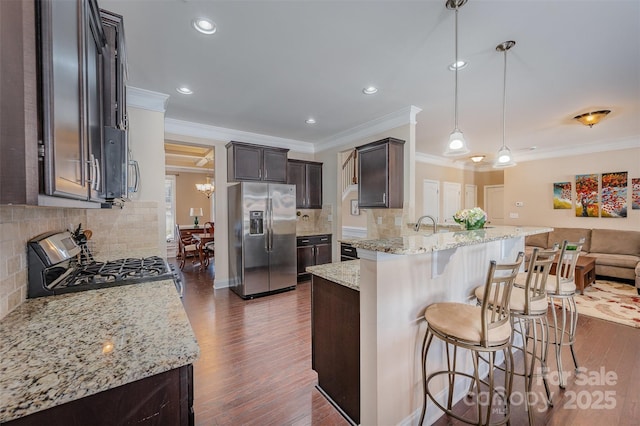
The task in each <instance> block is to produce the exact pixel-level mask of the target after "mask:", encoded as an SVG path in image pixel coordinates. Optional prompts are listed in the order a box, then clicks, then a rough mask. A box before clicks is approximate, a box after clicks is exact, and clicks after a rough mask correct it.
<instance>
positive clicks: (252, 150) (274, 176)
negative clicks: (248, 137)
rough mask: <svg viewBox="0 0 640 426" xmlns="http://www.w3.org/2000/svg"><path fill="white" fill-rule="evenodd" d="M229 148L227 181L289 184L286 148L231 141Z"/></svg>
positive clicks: (227, 146)
mask: <svg viewBox="0 0 640 426" xmlns="http://www.w3.org/2000/svg"><path fill="white" fill-rule="evenodd" d="M226 148H227V181H228V182H243V181H259V182H273V183H287V153H288V152H289V150H288V149H285V148H272V147H268V146H262V145H254V144H248V143H244V142H235V141H231V142H229V143H228V144H227V145H226Z"/></svg>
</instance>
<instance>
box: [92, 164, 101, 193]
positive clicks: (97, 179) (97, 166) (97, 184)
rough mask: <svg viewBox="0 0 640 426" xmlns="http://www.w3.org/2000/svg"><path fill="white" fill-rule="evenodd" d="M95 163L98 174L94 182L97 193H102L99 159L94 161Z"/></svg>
mask: <svg viewBox="0 0 640 426" xmlns="http://www.w3.org/2000/svg"><path fill="white" fill-rule="evenodd" d="M93 161H94V163H95V167H96V172H95V173H96V174H95V178H94V182H95V188H94V189H95V190H96V191H100V183H101V182H100V162H99V161H98V159H97V158H94V159H93Z"/></svg>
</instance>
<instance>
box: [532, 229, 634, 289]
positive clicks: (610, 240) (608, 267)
mask: <svg viewBox="0 0 640 426" xmlns="http://www.w3.org/2000/svg"><path fill="white" fill-rule="evenodd" d="M581 238H584V239H585V243H584V245H583V246H582V252H583V253H584V254H585V255H587V256H590V257H595V258H596V275H599V276H603V277H611V278H618V279H624V280H633V281H635V285H636V287H637V288H638V294H640V232H639V231H622V230H617V229H588V228H554V230H553V231H552V232H546V233H544V234H536V235H529V236H527V237H526V238H525V255H526V258H527V259H528V258H529V256H530V255H531V253H532V252H533V249H534V248H535V247H539V248H552V247H553V245H554V244H555V243H558V244H559V245H562V242H563V241H564V240H568V241H572V242H574V241H578V240H580V239H581Z"/></svg>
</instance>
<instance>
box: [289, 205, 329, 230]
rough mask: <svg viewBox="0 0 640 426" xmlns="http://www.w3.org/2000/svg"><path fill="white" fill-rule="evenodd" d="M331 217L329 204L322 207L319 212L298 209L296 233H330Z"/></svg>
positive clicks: (316, 210)
mask: <svg viewBox="0 0 640 426" xmlns="http://www.w3.org/2000/svg"><path fill="white" fill-rule="evenodd" d="M331 215H332V208H331V205H330V204H325V205H323V206H322V209H321V210H318V209H300V210H296V232H298V233H305V232H318V233H329V234H330V233H331V221H330V220H329V219H333V218H330V216H331Z"/></svg>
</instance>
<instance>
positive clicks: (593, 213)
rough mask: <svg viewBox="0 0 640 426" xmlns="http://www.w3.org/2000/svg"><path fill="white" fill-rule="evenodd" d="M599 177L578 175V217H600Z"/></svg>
mask: <svg viewBox="0 0 640 426" xmlns="http://www.w3.org/2000/svg"><path fill="white" fill-rule="evenodd" d="M599 210H600V209H599V205H598V175H596V174H590V175H576V217H598V213H599Z"/></svg>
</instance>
